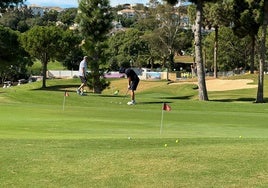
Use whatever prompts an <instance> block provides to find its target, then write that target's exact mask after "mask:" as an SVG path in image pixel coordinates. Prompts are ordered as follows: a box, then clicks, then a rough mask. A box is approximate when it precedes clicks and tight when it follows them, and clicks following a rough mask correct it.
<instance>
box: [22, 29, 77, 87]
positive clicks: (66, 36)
mask: <svg viewBox="0 0 268 188" xmlns="http://www.w3.org/2000/svg"><path fill="white" fill-rule="evenodd" d="M71 37H72V33H71V32H70V31H63V30H62V29H60V28H58V27H55V26H35V27H33V28H32V29H30V30H29V31H27V32H25V33H23V34H22V35H21V37H20V41H21V44H22V46H23V48H24V49H25V50H26V51H27V52H28V53H29V54H30V55H31V56H32V57H33V58H36V59H39V60H40V61H41V63H42V76H43V84H42V88H46V78H47V76H46V73H47V64H48V62H49V61H50V60H53V59H57V60H63V59H64V58H65V56H66V54H68V53H69V51H70V49H72V48H74V47H75V46H76V45H77V44H74V42H76V40H72V39H70V38H71Z"/></svg>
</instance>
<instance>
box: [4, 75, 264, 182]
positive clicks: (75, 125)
mask: <svg viewBox="0 0 268 188" xmlns="http://www.w3.org/2000/svg"><path fill="white" fill-rule="evenodd" d="M125 82H126V80H124V79H122V80H113V81H112V85H111V88H110V89H108V90H106V91H104V92H103V94H102V95H96V94H92V93H90V92H89V93H87V94H88V95H87V96H83V97H81V96H78V95H77V94H76V93H75V88H76V87H77V85H78V84H79V80H78V79H74V80H49V81H48V89H46V90H42V89H39V87H40V85H41V84H40V83H32V84H27V85H21V86H18V87H13V88H8V89H0V104H1V108H0V117H1V122H0V143H1V144H0V153H1V155H0V169H1V176H0V187H267V186H268V150H267V146H268V126H267V122H268V115H267V112H268V107H267V104H254V103H253V102H252V99H254V97H255V93H256V89H247V90H240V91H226V92H211V93H209V97H210V98H211V101H209V102H201V101H198V100H196V98H197V97H196V96H197V91H196V90H195V89H194V88H195V87H194V86H193V85H190V84H186V85H167V84H166V83H165V82H141V83H140V91H139V92H138V93H137V100H138V104H137V105H135V106H127V105H126V102H127V101H128V98H123V96H124V94H125V87H124V86H125V85H126V83H125ZM115 89H119V90H120V93H119V95H118V96H114V95H112V93H113V91H114V90H115ZM65 90H67V91H68V93H69V94H70V96H69V97H66V98H65V99H66V101H65V102H66V103H65V108H64V110H63V99H64V91H65ZM265 92H267V88H265ZM253 101H254V100H253ZM120 102H121V104H120ZM162 102H167V103H168V104H169V105H170V106H171V107H172V110H171V111H170V112H166V111H165V112H164V113H163V131H162V134H160V123H161V115H162V111H161V107H162Z"/></svg>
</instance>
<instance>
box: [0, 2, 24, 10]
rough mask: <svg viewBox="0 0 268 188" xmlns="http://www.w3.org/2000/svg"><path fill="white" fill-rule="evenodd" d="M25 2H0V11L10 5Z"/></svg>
mask: <svg viewBox="0 0 268 188" xmlns="http://www.w3.org/2000/svg"><path fill="white" fill-rule="evenodd" d="M24 1H25V0H1V1H0V10H1V9H4V8H7V7H9V6H10V5H18V4H22V3H23V2H24Z"/></svg>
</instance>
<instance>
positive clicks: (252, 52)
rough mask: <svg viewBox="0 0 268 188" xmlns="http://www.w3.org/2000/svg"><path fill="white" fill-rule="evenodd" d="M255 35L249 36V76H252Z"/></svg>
mask: <svg viewBox="0 0 268 188" xmlns="http://www.w3.org/2000/svg"><path fill="white" fill-rule="evenodd" d="M254 56H255V35H253V36H251V52H250V74H254V60H255V58H254Z"/></svg>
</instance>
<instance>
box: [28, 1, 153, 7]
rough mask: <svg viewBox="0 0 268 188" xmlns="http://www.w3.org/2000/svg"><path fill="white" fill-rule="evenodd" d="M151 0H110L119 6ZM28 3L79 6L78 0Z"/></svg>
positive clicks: (29, 2) (113, 4) (29, 3)
mask: <svg viewBox="0 0 268 188" xmlns="http://www.w3.org/2000/svg"><path fill="white" fill-rule="evenodd" d="M148 2H149V0H110V4H111V6H113V7H114V6H117V5H119V4H125V3H129V4H134V3H142V4H146V3H148ZM26 4H28V5H31V4H36V5H39V6H57V7H61V8H70V7H78V0H26Z"/></svg>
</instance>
